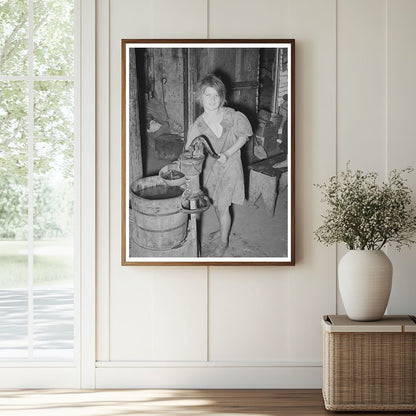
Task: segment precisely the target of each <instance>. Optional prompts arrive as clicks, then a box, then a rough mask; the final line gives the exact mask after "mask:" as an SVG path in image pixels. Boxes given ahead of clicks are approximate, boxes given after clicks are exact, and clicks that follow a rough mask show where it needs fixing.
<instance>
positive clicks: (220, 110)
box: [121, 39, 295, 265]
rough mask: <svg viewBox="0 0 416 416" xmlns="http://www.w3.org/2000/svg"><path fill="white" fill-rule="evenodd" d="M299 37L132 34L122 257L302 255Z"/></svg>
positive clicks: (290, 259)
mask: <svg viewBox="0 0 416 416" xmlns="http://www.w3.org/2000/svg"><path fill="white" fill-rule="evenodd" d="M294 48H295V41H294V40H238V41H236V40H125V39H124V40H122V109H121V110H122V111H121V113H122V198H123V199H122V210H123V211H122V219H121V220H122V264H123V265H156V264H160V265H163V264H165V265H172V264H178V265H186V264H190V265H191V264H192V265H195V264H204V265H254V264H256V265H293V264H294V247H295V245H294V235H295V233H294V226H295V221H294V211H295V210H294V160H295V157H294V156H295V154H294V117H295V115H294V108H295V106H294V97H295V94H294V88H295V83H294V73H295V72H294V56H295V54H294Z"/></svg>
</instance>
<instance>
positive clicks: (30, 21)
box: [27, 0, 34, 359]
mask: <svg viewBox="0 0 416 416" xmlns="http://www.w3.org/2000/svg"><path fill="white" fill-rule="evenodd" d="M28 7H29V10H28V71H29V72H28V76H29V77H28V101H29V108H28V143H27V150H28V358H29V359H32V358H33V308H34V302H33V283H34V279H33V268H34V267H33V257H34V242H33V207H34V199H33V171H34V169H33V141H34V109H33V106H34V74H33V49H34V45H33V0H29V2H28Z"/></svg>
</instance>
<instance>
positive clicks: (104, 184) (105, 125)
mask: <svg viewBox="0 0 416 416" xmlns="http://www.w3.org/2000/svg"><path fill="white" fill-rule="evenodd" d="M109 51H110V0H100V1H99V2H97V119H98V122H97V138H98V140H97V188H98V189H97V224H98V225H99V226H98V229H97V236H98V238H97V254H98V256H97V258H98V261H97V276H98V277H99V279H98V280H97V300H98V299H99V302H98V301H97V311H98V316H99V319H98V320H97V360H100V361H108V360H110V330H111V328H110V264H109V263H110V256H109V251H110V247H109V243H110V163H111V161H110V144H109V137H110V133H109V132H110V120H111V118H110V87H109V86H110V56H109V55H110V52H109Z"/></svg>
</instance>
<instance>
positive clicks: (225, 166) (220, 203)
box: [185, 75, 253, 257]
mask: <svg viewBox="0 0 416 416" xmlns="http://www.w3.org/2000/svg"><path fill="white" fill-rule="evenodd" d="M225 97H226V91H225V85H224V83H223V82H222V81H221V80H220V79H219V78H218V77H216V76H215V75H207V76H205V77H204V78H203V79H202V80H200V82H199V83H198V89H197V100H198V102H199V103H200V104H201V105H202V107H203V108H204V112H203V113H202V114H201V115H200V116H199V117H198V118H197V119H196V120H195V122H194V123H193V124H192V125H191V126H190V128H189V132H188V136H187V140H186V145H185V147H188V146H189V145H190V144H191V143H192V140H193V139H194V138H195V137H197V136H199V135H201V134H203V135H205V136H206V137H208V139H209V140H210V142H211V144H212V147H213V148H214V150H215V151H216V153H217V154H218V155H219V156H220V158H219V159H215V158H213V157H212V156H210V155H208V156H207V159H206V161H205V167H204V172H203V184H204V188H205V190H206V191H207V192H208V196H209V197H210V199H211V201H212V204H213V206H214V208H215V212H216V214H217V217H218V221H219V224H220V230H219V235H220V240H219V242H218V244H217V245H216V247H215V249H214V250H213V252H212V253H211V254H210V256H211V257H222V256H223V255H224V253H225V251H226V250H227V247H228V243H229V236H230V230H231V214H230V207H231V204H240V205H242V204H243V203H244V199H245V194H244V175H243V166H242V163H241V152H240V149H241V147H242V146H243V145H244V144H245V143H246V142H247V140H248V139H249V137H250V136H252V134H253V131H252V129H251V125H250V122H249V121H248V119H247V117H246V116H245V115H244V114H242V113H240V112H239V111H235V110H233V109H232V108H229V107H224V104H225Z"/></svg>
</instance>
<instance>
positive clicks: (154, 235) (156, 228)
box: [130, 176, 188, 250]
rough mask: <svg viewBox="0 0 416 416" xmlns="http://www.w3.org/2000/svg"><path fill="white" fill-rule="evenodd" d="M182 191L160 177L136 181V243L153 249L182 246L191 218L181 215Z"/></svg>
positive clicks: (133, 201) (133, 190)
mask: <svg viewBox="0 0 416 416" xmlns="http://www.w3.org/2000/svg"><path fill="white" fill-rule="evenodd" d="M182 193H183V189H182V188H180V187H177V186H168V185H166V184H165V182H164V181H163V179H162V178H160V177H159V176H148V177H146V178H141V179H137V180H136V181H134V182H133V183H132V185H131V188H130V199H131V204H132V213H133V217H134V222H135V227H134V230H133V236H132V237H133V241H134V242H135V243H136V244H138V245H139V246H140V247H144V248H147V249H151V250H169V249H172V248H175V247H178V246H180V245H181V243H183V241H184V240H185V237H186V232H187V228H188V215H187V214H185V213H183V212H180V211H179V208H180V206H181V196H182Z"/></svg>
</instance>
